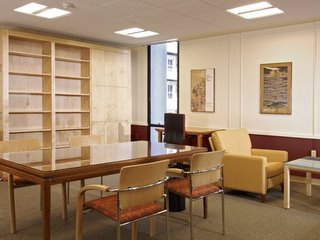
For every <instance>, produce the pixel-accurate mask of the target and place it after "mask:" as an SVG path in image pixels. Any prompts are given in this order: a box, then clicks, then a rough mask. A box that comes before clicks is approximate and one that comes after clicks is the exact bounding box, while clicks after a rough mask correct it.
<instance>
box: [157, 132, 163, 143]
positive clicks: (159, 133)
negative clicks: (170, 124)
mask: <svg viewBox="0 0 320 240" xmlns="http://www.w3.org/2000/svg"><path fill="white" fill-rule="evenodd" d="M158 142H162V132H161V131H158Z"/></svg>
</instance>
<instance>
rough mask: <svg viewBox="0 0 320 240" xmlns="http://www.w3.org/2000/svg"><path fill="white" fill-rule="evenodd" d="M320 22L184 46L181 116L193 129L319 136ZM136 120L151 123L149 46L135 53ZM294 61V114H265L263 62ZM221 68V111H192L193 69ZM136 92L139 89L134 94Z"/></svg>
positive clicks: (218, 96) (218, 86)
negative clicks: (262, 105) (261, 105)
mask: <svg viewBox="0 0 320 240" xmlns="http://www.w3.org/2000/svg"><path fill="white" fill-rule="evenodd" d="M319 39H320V24H319V22H314V23H307V24H302V25H295V26H288V27H282V28H273V29H267V30H261V31H252V32H243V33H238V34H231V35H224V36H219V37H211V38H204V39H197V40H191V41H181V42H180V112H182V113H185V114H186V121H187V125H188V126H201V127H219V128H238V127H245V128H248V129H249V131H250V132H251V133H257V134H266V135H278V136H279V135H282V136H292V137H306V138H319V137H320V128H319V124H318V123H317V122H318V119H320V111H319V110H318V108H319V106H320V105H319V103H318V102H319V97H318V95H319V93H320V78H319V73H320V72H319V64H318V63H319V60H320V50H319V46H320V42H319V41H320V40H319ZM132 53H133V58H132V66H133V69H132V72H133V73H134V74H133V76H132V84H133V86H134V87H133V92H132V93H133V106H132V109H133V113H134V114H133V115H132V121H133V123H137V124H141V123H142V124H147V115H146V109H147V97H146V95H147V93H146V85H147V75H146V68H147V63H146V58H147V54H146V53H147V50H146V47H139V48H135V49H134V50H133V52H132ZM277 62H292V67H293V71H292V75H293V77H292V114H291V115H274V114H260V113H259V101H260V100H259V99H260V76H259V72H260V68H259V67H260V64H263V63H277ZM196 68H215V71H216V75H215V80H216V82H215V87H216V90H215V94H216V98H215V100H216V102H215V109H216V110H215V112H214V113H194V112H191V111H190V85H191V83H190V70H191V69H196ZM134 89H135V90H134Z"/></svg>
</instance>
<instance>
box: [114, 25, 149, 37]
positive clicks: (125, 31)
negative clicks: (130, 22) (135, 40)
mask: <svg viewBox="0 0 320 240" xmlns="http://www.w3.org/2000/svg"><path fill="white" fill-rule="evenodd" d="M143 31H144V29H142V28H137V27H134V28H128V29H124V30H120V31H117V32H115V33H117V34H121V35H129V34H132V33H138V32H143Z"/></svg>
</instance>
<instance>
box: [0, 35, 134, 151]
mask: <svg viewBox="0 0 320 240" xmlns="http://www.w3.org/2000/svg"><path fill="white" fill-rule="evenodd" d="M0 46H1V47H0V87H1V91H0V140H9V139H17V138H37V139H41V142H42V148H43V149H52V148H53V149H55V148H58V149H59V148H64V147H69V144H68V139H69V137H70V136H73V135H87V134H99V135H104V142H105V143H113V142H121V141H122V142H123V141H129V140H130V135H129V134H130V131H128V129H130V124H131V81H130V80H131V61H130V59H131V56H130V50H128V49H124V48H115V47H109V46H104V45H98V44H91V43H86V42H81V41H75V40H70V39H65V38H59V37H53V36H48V35H42V34H38V33H37V34H36V33H28V32H20V31H15V30H9V29H0ZM48 152H49V151H48ZM56 154H59V151H56Z"/></svg>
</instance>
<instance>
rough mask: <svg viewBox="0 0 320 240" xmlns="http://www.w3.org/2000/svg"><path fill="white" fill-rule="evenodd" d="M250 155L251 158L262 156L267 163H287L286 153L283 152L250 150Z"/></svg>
mask: <svg viewBox="0 0 320 240" xmlns="http://www.w3.org/2000/svg"><path fill="white" fill-rule="evenodd" d="M251 154H252V155H253V156H264V157H266V158H267V161H268V162H286V161H288V152H287V151H283V150H270V149H251Z"/></svg>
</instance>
